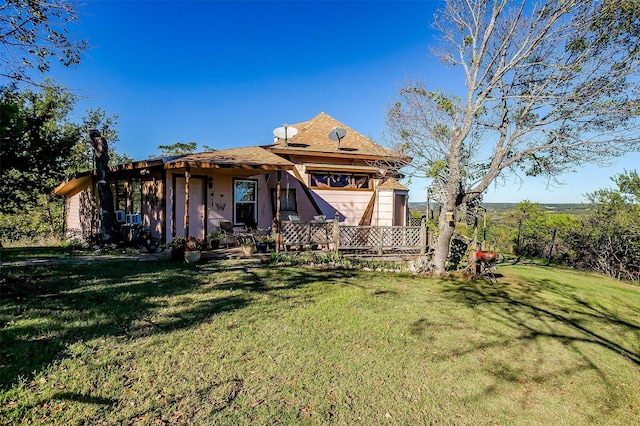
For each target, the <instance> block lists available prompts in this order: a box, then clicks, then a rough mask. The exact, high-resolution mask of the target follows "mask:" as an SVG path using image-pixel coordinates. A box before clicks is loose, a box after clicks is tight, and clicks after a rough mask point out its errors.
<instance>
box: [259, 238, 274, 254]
mask: <svg viewBox="0 0 640 426" xmlns="http://www.w3.org/2000/svg"><path fill="white" fill-rule="evenodd" d="M275 241H276V240H275V237H274V236H272V235H271V234H266V235H261V236H260V237H258V244H256V250H257V251H258V253H266V252H267V248H268V247H270V244H273V243H275Z"/></svg>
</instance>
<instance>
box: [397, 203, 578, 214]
mask: <svg viewBox="0 0 640 426" xmlns="http://www.w3.org/2000/svg"><path fill="white" fill-rule="evenodd" d="M516 204H517V203H484V204H482V207H484V208H485V209H487V211H488V212H493V213H502V212H507V211H510V210H514V209H515V207H516ZM538 204H539V205H540V207H542V208H544V209H546V210H547V211H550V212H556V213H572V214H583V213H586V212H588V211H589V208H590V206H591V205H590V204H584V203H538ZM431 208H432V209H434V210H435V211H438V209H439V205H438V204H437V203H434V202H432V203H431ZM409 209H410V210H411V211H412V212H426V210H427V203H426V202H424V203H416V202H409Z"/></svg>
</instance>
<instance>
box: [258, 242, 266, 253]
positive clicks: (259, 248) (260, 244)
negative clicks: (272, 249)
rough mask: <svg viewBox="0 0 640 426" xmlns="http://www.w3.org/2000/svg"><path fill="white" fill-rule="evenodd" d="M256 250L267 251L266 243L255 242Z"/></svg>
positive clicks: (259, 251)
mask: <svg viewBox="0 0 640 426" xmlns="http://www.w3.org/2000/svg"><path fill="white" fill-rule="evenodd" d="M256 250H257V251H258V253H266V252H267V243H258V244H256Z"/></svg>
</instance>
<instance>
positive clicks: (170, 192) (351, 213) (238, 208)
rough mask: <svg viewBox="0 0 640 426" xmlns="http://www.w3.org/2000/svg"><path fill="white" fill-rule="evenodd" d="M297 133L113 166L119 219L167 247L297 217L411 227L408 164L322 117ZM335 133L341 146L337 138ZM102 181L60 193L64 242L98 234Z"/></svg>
mask: <svg viewBox="0 0 640 426" xmlns="http://www.w3.org/2000/svg"><path fill="white" fill-rule="evenodd" d="M291 127H293V128H294V129H297V135H295V137H293V138H287V139H286V140H285V139H284V138H275V139H274V142H273V143H272V144H269V145H263V146H253V147H246V148H232V149H225V150H219V151H212V152H201V153H195V154H187V155H182V156H176V157H170V158H157V159H149V160H144V161H135V162H132V163H128V164H121V165H118V166H113V167H111V168H110V174H109V181H110V183H111V187H112V191H113V194H114V203H115V209H116V210H117V211H118V212H119V216H120V217H119V218H118V220H119V221H122V222H123V223H125V224H126V223H134V224H135V223H138V222H139V223H141V224H142V225H143V226H144V227H145V228H146V229H148V230H149V231H150V233H151V236H152V237H153V238H155V239H157V240H160V241H164V242H166V241H169V240H171V238H172V237H173V236H185V235H191V236H194V237H197V238H203V237H205V236H206V235H207V234H208V233H209V232H210V231H212V230H213V229H217V228H219V226H220V222H221V221H232V222H233V224H234V225H238V226H240V225H247V224H251V225H257V226H258V227H263V228H268V227H271V226H272V224H273V223H274V219H276V218H277V217H280V218H281V220H287V219H288V218H289V216H290V215H295V216H299V217H300V218H301V220H312V219H313V217H314V216H317V215H325V216H326V218H327V219H334V218H335V217H338V219H339V220H340V221H342V222H345V223H346V224H353V225H374V226H376V225H379V226H391V225H400V226H402V225H406V222H407V217H408V189H407V188H406V187H404V186H403V185H402V184H400V183H399V182H398V181H397V180H396V177H398V176H399V175H398V169H399V167H400V166H401V165H402V164H403V162H404V161H406V159H405V158H404V157H403V156H402V155H401V154H400V153H398V152H396V151H392V150H389V149H386V148H384V147H382V146H380V145H378V144H377V143H375V142H374V141H372V140H370V139H369V138H366V137H365V136H363V135H361V134H359V133H358V132H356V131H354V130H352V129H350V128H348V127H347V126H345V125H344V124H342V123H340V122H338V121H336V120H335V119H333V118H332V117H330V116H329V115H327V114H325V113H320V114H319V115H317V116H316V117H314V118H312V119H311V120H309V121H306V122H303V123H297V124H293V125H291ZM336 129H339V130H340V132H339V133H338V135H340V136H341V137H339V138H338V137H334V138H333V139H331V138H330V136H329V135H330V134H331V132H334V133H335V132H336ZM343 134H344V135H343ZM95 180H96V179H95V173H94V172H86V173H82V174H77V175H75V176H73V177H72V178H70V179H68V180H67V181H65V182H63V183H62V184H60V185H59V186H58V187H57V188H56V189H55V190H54V193H55V194H58V195H62V196H65V197H66V208H65V210H66V218H65V219H66V235H67V238H87V237H89V236H91V235H92V234H93V233H95V232H97V230H98V229H99V226H98V225H99V220H100V218H99V208H98V206H97V200H98V197H97V196H96V191H95V187H96V185H95ZM278 190H279V191H278ZM278 206H279V207H280V208H279V211H278Z"/></svg>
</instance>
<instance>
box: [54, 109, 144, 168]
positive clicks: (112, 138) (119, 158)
mask: <svg viewBox="0 0 640 426" xmlns="http://www.w3.org/2000/svg"><path fill="white" fill-rule="evenodd" d="M117 126H118V115H117V114H113V115H108V114H107V113H106V111H104V110H103V109H102V108H97V109H89V110H87V112H86V114H85V116H84V117H83V118H82V124H81V125H80V126H79V132H78V133H79V138H78V142H77V143H76V144H75V145H74V146H73V148H72V150H71V154H70V156H69V159H68V164H67V167H68V172H69V174H71V173H74V172H84V171H87V170H93V169H94V168H95V166H94V164H93V163H94V161H93V156H94V154H93V145H92V144H91V140H90V138H89V133H88V131H87V129H98V130H99V131H100V133H101V135H102V136H103V137H104V138H105V139H106V140H107V141H108V142H109V148H110V149H109V164H110V165H112V166H113V165H116V164H123V163H129V162H131V161H133V158H131V157H129V156H128V155H127V154H124V153H119V152H118V151H117V150H116V149H115V144H116V142H118V141H119V140H120V139H119V133H118V130H117Z"/></svg>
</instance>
